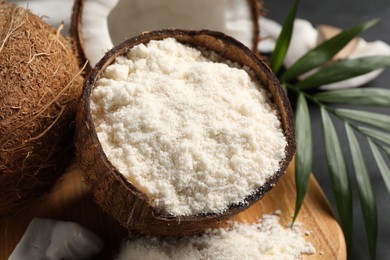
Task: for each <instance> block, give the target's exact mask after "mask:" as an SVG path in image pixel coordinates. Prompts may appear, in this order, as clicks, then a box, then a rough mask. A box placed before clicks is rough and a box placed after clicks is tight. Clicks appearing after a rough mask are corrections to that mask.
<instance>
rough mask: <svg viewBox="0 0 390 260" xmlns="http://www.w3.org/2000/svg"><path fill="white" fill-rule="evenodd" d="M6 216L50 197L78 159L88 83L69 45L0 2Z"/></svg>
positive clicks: (0, 143)
mask: <svg viewBox="0 0 390 260" xmlns="http://www.w3.org/2000/svg"><path fill="white" fill-rule="evenodd" d="M0 17H1V19H0V103H1V106H0V215H8V214H11V213H13V212H15V211H18V210H20V209H21V206H22V205H24V204H26V203H27V202H29V201H30V200H31V199H33V198H35V197H37V196H39V195H41V194H43V193H45V192H47V191H48V190H49V189H50V188H51V186H52V184H53V183H54V182H55V180H56V179H57V178H58V177H59V176H60V175H61V174H62V173H63V169H64V168H65V167H66V166H67V164H68V163H69V162H70V160H71V159H73V157H74V151H73V149H72V148H73V143H74V142H73V136H74V129H75V128H74V125H75V123H74V122H75V117H76V110H77V104H78V100H79V98H80V95H81V91H82V83H83V78H82V77H81V76H80V75H79V72H80V69H79V67H78V62H77V58H76V57H75V55H73V53H72V50H71V48H70V46H69V41H68V40H66V39H65V38H64V37H62V36H61V35H60V32H59V31H57V30H56V29H54V28H52V27H51V26H49V25H48V24H46V23H45V22H43V21H42V19H40V18H39V17H37V16H35V15H33V14H32V13H31V12H30V11H28V10H25V9H22V8H20V7H17V6H16V5H14V4H10V3H0Z"/></svg>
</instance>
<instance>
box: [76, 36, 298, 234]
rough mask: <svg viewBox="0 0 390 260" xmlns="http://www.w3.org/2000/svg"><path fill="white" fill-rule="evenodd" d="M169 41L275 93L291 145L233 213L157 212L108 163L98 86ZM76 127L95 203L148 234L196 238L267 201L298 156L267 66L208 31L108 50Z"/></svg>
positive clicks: (284, 102)
mask: <svg viewBox="0 0 390 260" xmlns="http://www.w3.org/2000/svg"><path fill="white" fill-rule="evenodd" d="M167 37H174V38H176V40H178V41H179V42H181V43H185V44H189V45H191V46H193V47H201V48H206V49H208V50H212V51H215V52H216V53H218V54H220V55H221V56H222V57H223V58H225V59H229V60H231V61H234V62H237V63H238V64H241V65H243V66H244V65H245V66H248V67H249V68H250V69H251V70H253V71H254V73H255V76H256V78H257V80H258V81H259V82H260V84H261V85H262V86H264V87H265V88H266V89H267V90H268V91H269V92H270V93H271V95H272V98H271V100H272V102H274V103H275V104H276V107H277V109H278V111H279V114H280V120H281V122H282V128H283V132H284V135H285V137H286V140H287V146H286V155H285V157H284V159H283V160H282V161H280V164H279V166H280V167H279V170H278V171H277V172H275V173H274V175H273V176H272V177H271V178H269V179H268V180H267V182H266V183H265V184H264V185H263V186H261V187H259V188H258V189H257V190H256V192H255V193H254V194H253V195H252V196H249V197H247V198H246V199H245V203H242V204H235V205H230V207H229V210H227V211H226V212H223V213H210V212H205V213H204V214H198V215H194V216H180V217H178V216H171V215H162V214H159V213H157V212H156V211H155V210H154V209H153V207H152V206H151V203H150V199H149V198H148V197H147V196H146V195H145V194H144V193H142V192H141V191H139V190H138V189H137V187H135V186H134V185H132V183H130V182H129V181H128V180H127V179H126V178H125V177H124V176H123V175H122V174H121V173H120V172H119V171H118V170H117V169H116V168H115V167H114V166H113V165H112V163H111V162H110V161H109V160H108V159H107V156H106V155H105V153H104V152H103V149H102V146H101V144H100V143H99V140H98V136H97V133H96V129H95V126H94V123H93V120H92V116H91V111H90V96H91V92H92V91H93V89H94V86H95V82H96V81H97V80H98V79H99V78H100V76H101V75H102V73H103V71H104V70H105V68H106V67H107V66H108V65H110V64H111V63H112V62H113V61H114V60H115V58H116V57H118V56H121V55H126V53H128V52H129V50H130V49H131V48H132V47H133V46H136V45H138V44H141V43H143V44H146V43H147V42H149V41H150V40H161V39H164V38H167ZM76 128H77V131H76V133H77V135H76V151H77V157H78V163H79V167H80V168H81V169H82V171H83V172H84V178H85V180H86V182H87V183H88V184H89V185H90V187H91V188H92V190H93V194H94V197H95V199H96V202H97V203H98V204H99V205H100V206H101V207H102V208H103V210H104V211H105V212H107V213H108V214H110V215H112V216H113V217H114V218H115V219H116V220H118V221H119V222H120V223H121V224H122V225H123V226H124V227H126V228H128V229H129V230H133V231H134V230H135V231H137V232H140V233H144V234H150V235H188V234H194V233H198V232H201V231H202V230H204V229H205V228H209V227H214V226H216V225H217V224H218V223H219V222H221V221H224V220H227V219H229V218H230V217H232V216H234V215H235V214H237V213H239V212H240V211H243V210H244V209H246V208H248V207H249V206H250V205H252V204H253V203H255V202H256V201H257V200H259V199H260V198H261V197H263V196H264V195H265V194H266V193H267V192H268V191H269V190H270V189H271V188H272V187H273V186H274V185H275V183H276V182H277V181H278V179H279V178H280V177H281V176H282V174H283V173H284V171H285V170H286V168H287V166H288V164H289V162H290V160H291V159H292V156H293V154H294V151H295V139H294V124H293V113H292V111H291V107H290V104H289V101H288V99H287V97H286V94H285V92H284V91H283V90H282V88H281V87H280V85H279V82H278V80H277V78H276V77H275V76H274V75H273V73H272V72H271V70H270V69H269V67H268V66H267V65H266V64H265V63H264V62H263V61H262V60H260V59H259V58H258V56H257V55H256V54H254V53H253V52H251V51H250V50H249V49H248V48H247V47H245V46H244V45H243V44H241V43H239V42H238V41H236V40H234V39H233V38H231V37H229V36H226V35H225V34H223V33H219V32H212V31H206V30H203V31H185V30H162V31H153V32H149V33H144V34H141V35H139V36H136V37H134V38H131V39H128V40H126V41H124V42H122V43H121V44H119V45H118V46H116V47H115V48H113V49H112V50H110V51H108V52H107V53H106V55H105V56H104V57H103V58H102V59H101V60H100V62H99V63H98V64H97V65H96V66H95V67H94V68H93V69H92V71H91V72H90V75H89V77H88V79H87V80H86V84H85V86H84V91H83V96H82V102H81V103H80V107H79V110H78V115H77V127H76Z"/></svg>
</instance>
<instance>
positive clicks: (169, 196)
mask: <svg viewBox="0 0 390 260" xmlns="http://www.w3.org/2000/svg"><path fill="white" fill-rule="evenodd" d="M203 52H204V51H203ZM208 56H209V57H210V58H206V57H205V56H204V55H202V52H201V51H199V50H198V49H195V48H192V47H189V46H186V45H184V44H181V43H179V42H177V41H176V40H175V39H173V38H167V39H164V40H160V41H150V42H149V43H148V44H146V45H144V44H140V45H137V46H135V47H134V48H132V49H131V50H130V51H129V53H128V54H127V57H126V56H120V57H118V58H116V60H115V62H114V63H113V64H111V65H110V66H108V67H107V68H106V69H105V71H104V73H103V76H102V77H101V78H100V79H99V80H98V81H97V83H96V87H95V88H94V90H93V92H92V95H91V112H92V116H93V120H94V124H95V127H96V130H97V134H98V138H99V141H100V143H101V145H102V147H103V150H104V152H105V153H106V155H107V157H108V158H109V160H110V161H111V162H112V164H113V165H114V166H115V167H116V168H117V169H118V170H119V171H120V172H121V173H122V174H123V175H124V176H126V178H127V179H128V180H129V181H130V182H131V183H133V184H134V185H135V186H136V187H137V188H138V189H140V190H141V191H143V192H144V193H146V194H147V195H148V197H150V198H152V199H153V206H154V207H155V208H156V209H157V210H159V211H161V212H165V213H168V214H172V215H192V214H197V213H202V212H222V211H224V210H226V209H227V208H228V206H229V205H231V204H233V203H245V201H244V199H245V198H246V197H247V196H249V195H251V194H252V193H253V192H254V191H255V190H256V189H257V188H258V187H259V186H261V185H263V184H264V182H265V181H266V180H267V179H268V178H270V177H271V176H272V175H273V174H274V173H275V172H276V171H277V170H278V168H279V161H280V160H281V159H283V158H284V156H285V147H286V144H287V143H286V139H285V136H284V135H283V132H282V128H281V123H280V120H279V119H278V112H277V110H276V108H275V107H274V105H272V104H270V101H269V97H270V94H269V93H267V92H266V91H265V90H263V89H262V88H261V86H259V85H258V83H256V82H255V81H254V80H253V79H252V78H251V77H250V75H249V74H250V73H248V72H247V71H246V70H245V69H243V68H242V67H241V68H237V67H238V65H237V64H233V63H232V62H231V61H227V60H224V61H225V62H213V61H212V60H211V59H213V57H214V59H216V58H215V57H219V58H220V56H218V55H216V54H215V53H210V52H209V54H208ZM227 64H230V66H229V65H227Z"/></svg>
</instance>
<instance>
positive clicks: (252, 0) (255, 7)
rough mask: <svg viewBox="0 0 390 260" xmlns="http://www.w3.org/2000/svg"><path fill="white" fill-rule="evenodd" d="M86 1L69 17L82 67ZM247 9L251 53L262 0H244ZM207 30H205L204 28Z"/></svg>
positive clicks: (257, 37) (257, 33)
mask: <svg viewBox="0 0 390 260" xmlns="http://www.w3.org/2000/svg"><path fill="white" fill-rule="evenodd" d="M85 1H87V0H74V4H73V9H72V17H71V25H70V35H71V40H72V46H73V48H74V51H75V53H77V55H78V59H79V64H80V66H84V64H85V63H86V62H87V61H88V58H87V57H86V54H85V48H86V46H85V43H84V38H83V34H82V27H83V10H84V4H85ZM246 1H247V4H248V5H249V8H250V10H251V16H252V17H251V18H252V21H253V23H252V33H253V36H252V46H251V49H252V50H253V51H257V44H258V42H259V40H260V26H259V18H260V16H262V15H263V1H262V0H246ZM204 29H207V28H204ZM90 70H91V66H90V65H88V64H87V66H86V71H90Z"/></svg>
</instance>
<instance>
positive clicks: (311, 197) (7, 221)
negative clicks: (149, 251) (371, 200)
mask: <svg viewBox="0 0 390 260" xmlns="http://www.w3.org/2000/svg"><path fill="white" fill-rule="evenodd" d="M294 182H295V181H294V166H293V165H290V167H289V168H288V169H287V172H286V174H285V175H284V176H283V177H282V178H281V180H280V181H279V182H278V184H277V185H276V187H275V188H274V189H273V190H271V191H270V192H269V193H268V194H267V195H266V196H265V197H264V198H263V199H262V200H261V201H259V202H257V203H256V204H254V205H253V206H252V207H250V208H249V209H247V210H246V211H244V212H242V213H241V214H239V215H238V216H236V217H235V219H236V220H238V221H247V222H254V221H256V220H257V219H258V218H260V217H261V216H262V215H263V214H272V213H274V212H275V211H276V210H281V212H282V213H281V215H280V218H281V223H282V224H283V225H288V224H289V223H291V220H292V215H293V213H294V205H295V184H294ZM34 217H44V218H54V219H58V220H67V221H75V222H78V223H80V224H82V225H84V226H85V227H87V228H89V229H90V230H92V231H93V232H95V233H96V234H98V235H99V236H101V237H102V238H103V239H104V240H105V242H106V243H105V247H104V249H103V251H102V253H101V255H100V257H99V258H101V259H112V258H113V256H114V255H115V254H116V253H117V251H118V250H119V247H120V244H121V241H122V240H123V239H124V238H125V237H126V236H127V232H126V231H125V230H124V229H123V228H122V227H121V226H120V225H119V224H118V223H116V222H115V221H114V220H112V219H111V218H110V217H109V216H107V215H106V214H105V213H104V212H102V211H101V210H100V208H99V207H98V206H96V205H95V204H94V202H93V199H92V196H91V192H90V190H89V188H88V187H87V186H86V185H85V184H84V183H83V182H82V181H81V172H80V171H79V170H78V169H77V168H76V166H75V165H72V166H71V167H70V168H69V169H68V171H67V173H66V174H65V175H64V176H63V178H62V179H61V180H60V181H59V182H58V183H57V185H56V186H55V187H54V188H53V190H52V191H51V192H50V193H49V194H48V195H47V196H45V197H44V198H42V199H41V200H39V201H35V202H33V203H32V204H30V205H29V206H28V207H27V208H26V209H25V210H24V211H23V212H22V213H20V214H18V215H16V216H12V217H7V218H0V259H7V258H8V256H9V255H10V254H11V252H12V251H13V249H14V248H15V246H16V244H17V243H18V242H19V240H20V238H21V237H22V235H23V233H24V231H25V230H26V228H27V226H28V224H29V223H30V221H31V219H33V218H34ZM297 221H298V222H301V223H302V224H303V227H302V228H303V230H308V231H310V235H307V236H306V237H305V239H306V241H308V242H311V243H312V244H313V245H314V247H315V248H316V250H317V253H316V254H313V255H304V259H346V247H345V242H344V237H343V234H342V231H341V229H340V227H339V225H338V223H337V221H336V219H335V217H334V215H333V214H332V210H331V207H330V204H329V202H328V201H327V199H326V198H325V196H324V193H323V192H322V190H321V188H320V186H319V185H318V183H317V181H316V180H315V178H314V176H311V178H310V183H309V188H308V192H307V196H306V198H305V201H304V203H303V206H302V209H301V212H300V215H299V217H298V220H297Z"/></svg>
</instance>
